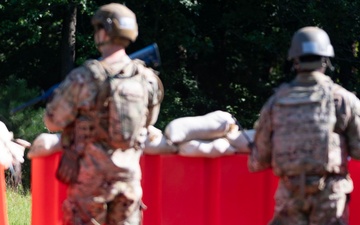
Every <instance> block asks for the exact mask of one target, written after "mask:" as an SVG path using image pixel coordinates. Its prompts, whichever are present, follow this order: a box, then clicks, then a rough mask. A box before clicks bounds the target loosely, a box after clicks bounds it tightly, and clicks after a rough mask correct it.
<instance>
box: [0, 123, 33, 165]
mask: <svg viewBox="0 0 360 225" xmlns="http://www.w3.org/2000/svg"><path fill="white" fill-rule="evenodd" d="M13 138H14V135H13V133H12V132H10V131H9V130H8V129H7V127H6V125H5V124H4V123H3V122H0V164H1V165H3V166H4V168H5V169H7V168H9V167H10V166H11V165H12V164H13V163H15V162H20V163H23V162H24V151H25V148H27V147H30V145H31V144H30V143H29V142H27V141H25V140H23V139H13Z"/></svg>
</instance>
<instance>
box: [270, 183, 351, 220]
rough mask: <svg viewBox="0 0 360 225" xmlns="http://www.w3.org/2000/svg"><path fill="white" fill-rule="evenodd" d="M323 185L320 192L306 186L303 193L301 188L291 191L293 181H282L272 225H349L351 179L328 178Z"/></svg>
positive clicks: (277, 194)
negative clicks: (290, 182) (290, 183)
mask: <svg viewBox="0 0 360 225" xmlns="http://www.w3.org/2000/svg"><path fill="white" fill-rule="evenodd" d="M313 184H314V183H313ZM319 184H320V186H317V190H315V188H313V187H309V188H307V186H306V185H305V186H304V190H300V188H299V186H298V185H296V187H295V188H291V187H289V180H287V179H282V178H280V180H279V185H278V188H277V191H276V194H275V202H276V204H275V210H274V217H273V219H272V221H271V222H270V223H269V225H289V224H291V225H348V224H349V218H348V203H349V201H348V200H349V198H348V197H349V194H350V193H351V192H352V190H353V183H352V180H351V178H350V177H349V176H347V177H344V176H333V177H327V178H326V179H323V180H320V182H318V183H317V185H319ZM290 186H291V185H290Z"/></svg>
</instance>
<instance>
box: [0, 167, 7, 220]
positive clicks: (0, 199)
mask: <svg viewBox="0 0 360 225" xmlns="http://www.w3.org/2000/svg"><path fill="white" fill-rule="evenodd" d="M5 191H6V183H5V173H4V167H3V166H2V165H0V225H8V214H7V207H6V193H5Z"/></svg>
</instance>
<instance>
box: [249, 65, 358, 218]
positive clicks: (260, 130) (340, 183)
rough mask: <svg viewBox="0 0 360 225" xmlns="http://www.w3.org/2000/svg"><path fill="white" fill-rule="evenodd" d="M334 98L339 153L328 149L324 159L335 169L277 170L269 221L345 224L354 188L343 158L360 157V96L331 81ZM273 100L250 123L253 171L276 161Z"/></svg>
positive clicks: (302, 81) (310, 76)
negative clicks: (280, 172)
mask: <svg viewBox="0 0 360 225" xmlns="http://www.w3.org/2000/svg"><path fill="white" fill-rule="evenodd" d="M319 76H320V77H321V76H326V75H324V74H322V73H319V72H315V71H313V72H308V73H300V74H298V75H297V76H296V78H295V80H294V83H295V85H303V86H309V85H315V84H316V82H317V79H315V78H316V77H319ZM334 100H335V107H336V108H335V110H336V119H337V121H336V125H335V132H336V133H338V134H339V135H340V148H341V158H340V159H339V157H333V158H332V157H331V156H330V155H329V162H328V164H329V165H334V164H337V165H338V166H337V169H335V170H332V171H331V172H330V173H328V174H325V175H323V174H321V175H320V174H311V175H310V174H305V175H304V176H280V177H279V178H280V180H279V185H278V188H277V191H276V194H275V200H276V206H275V212H274V218H273V220H272V221H271V222H270V224H273V225H275V224H278V225H288V224H296V225H302V224H304V225H308V224H310V225H320V224H321V225H331V224H348V215H347V213H348V196H349V194H350V193H351V192H352V190H353V183H352V180H351V178H350V176H349V174H348V172H349V171H348V158H349V157H352V158H354V159H360V129H359V128H360V117H359V116H360V100H359V99H358V98H357V97H356V96H355V95H354V94H353V93H351V92H349V91H347V90H345V89H344V88H342V87H341V86H339V85H336V84H335V88H334ZM273 106H274V95H273V96H272V97H271V98H270V99H269V100H268V101H267V103H266V104H265V105H264V106H263V108H262V110H261V114H260V118H259V120H258V121H257V123H256V124H255V129H256V134H255V144H256V148H254V149H253V151H252V153H251V155H250V157H249V164H248V166H249V170H250V171H253V172H254V171H261V170H264V169H267V168H275V167H276V162H275V160H274V150H273V146H274V145H273V143H274V142H273V141H274V140H273V139H272V134H273V124H272V108H273ZM299 138H301V137H299ZM289 141H291V140H289ZM274 172H275V171H274ZM275 174H276V172H275Z"/></svg>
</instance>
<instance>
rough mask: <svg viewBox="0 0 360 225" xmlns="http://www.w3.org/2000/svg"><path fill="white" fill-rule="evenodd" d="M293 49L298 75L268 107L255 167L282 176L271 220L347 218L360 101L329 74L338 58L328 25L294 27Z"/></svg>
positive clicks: (304, 222)
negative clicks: (326, 29)
mask: <svg viewBox="0 0 360 225" xmlns="http://www.w3.org/2000/svg"><path fill="white" fill-rule="evenodd" d="M288 56H289V59H291V60H292V61H293V67H294V69H295V70H296V72H297V75H296V77H295V79H294V80H292V81H291V82H290V83H287V84H283V85H281V86H280V87H279V88H278V89H277V90H276V92H275V94H274V95H273V96H271V97H270V99H269V100H268V101H267V102H266V104H265V105H264V106H263V108H262V110H261V113H260V117H259V119H258V121H257V123H256V124H255V130H256V134H255V146H256V147H255V148H254V149H253V151H252V152H251V155H250V157H249V161H248V167H249V170H250V171H252V172H255V171H261V170H264V169H267V168H272V170H273V172H274V174H275V175H276V176H278V177H279V184H278V188H277V191H276V194H275V201H276V204H275V210H274V217H273V219H272V221H271V222H270V223H269V224H273V225H275V224H276V225H282V224H283V225H288V224H296V225H308V224H311V225H325V224H326V225H332V224H333V225H335V224H337V225H340V224H342V225H344V224H348V202H349V194H350V193H351V192H352V190H353V182H352V180H351V178H350V176H349V171H348V157H351V158H354V159H360V149H359V146H360V145H359V144H360V117H359V115H360V114H359V112H360V101H359V99H358V98H357V97H356V96H355V95H354V94H353V93H351V92H349V91H347V90H345V89H344V88H342V87H341V86H339V85H337V84H334V83H333V82H332V80H331V79H330V77H328V76H326V75H325V74H324V73H325V71H326V68H328V67H331V64H330V60H329V57H334V50H333V47H332V45H331V43H330V39H329V37H328V35H327V33H326V32H325V31H324V30H322V29H320V28H318V27H304V28H302V29H300V30H298V31H297V32H295V34H294V36H293V38H292V42H291V47H290V49H289V54H288Z"/></svg>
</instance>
